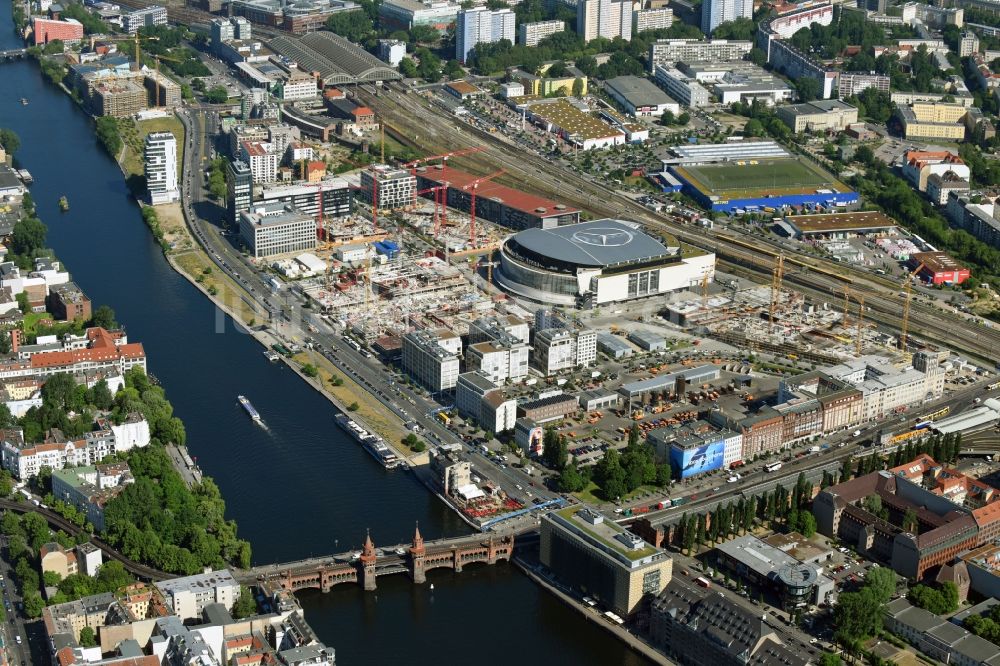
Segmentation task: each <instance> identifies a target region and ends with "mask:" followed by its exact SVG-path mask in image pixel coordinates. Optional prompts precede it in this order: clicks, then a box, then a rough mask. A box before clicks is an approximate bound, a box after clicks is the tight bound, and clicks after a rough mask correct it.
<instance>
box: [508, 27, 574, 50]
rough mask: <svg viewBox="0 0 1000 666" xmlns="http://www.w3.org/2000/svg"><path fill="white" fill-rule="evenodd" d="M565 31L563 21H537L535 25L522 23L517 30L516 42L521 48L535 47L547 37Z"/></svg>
mask: <svg viewBox="0 0 1000 666" xmlns="http://www.w3.org/2000/svg"><path fill="white" fill-rule="evenodd" d="M565 29H566V24H565V23H564V22H563V21H537V22H535V23H522V24H521V25H520V26H518V28H517V41H518V43H519V44H521V45H522V46H536V45H537V44H538V42H540V41H542V40H543V39H545V38H546V37H548V36H549V35H554V34H556V33H557V32H562V31H563V30H565Z"/></svg>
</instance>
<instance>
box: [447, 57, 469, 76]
mask: <svg viewBox="0 0 1000 666" xmlns="http://www.w3.org/2000/svg"><path fill="white" fill-rule="evenodd" d="M444 75H445V76H447V77H448V78H449V79H460V78H462V77H463V76H465V70H464V69H462V65H461V63H459V62H458V61H457V60H454V59H452V60H449V61H448V63H447V64H446V65H445V66H444Z"/></svg>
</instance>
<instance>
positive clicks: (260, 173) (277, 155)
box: [240, 141, 282, 185]
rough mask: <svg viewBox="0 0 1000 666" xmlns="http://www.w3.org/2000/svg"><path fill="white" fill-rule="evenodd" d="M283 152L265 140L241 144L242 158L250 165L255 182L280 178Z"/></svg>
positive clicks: (266, 181)
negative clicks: (279, 167)
mask: <svg viewBox="0 0 1000 666" xmlns="http://www.w3.org/2000/svg"><path fill="white" fill-rule="evenodd" d="M281 157H282V153H281V152H279V151H278V150H277V147H276V146H275V145H274V144H272V143H270V142H264V141H244V142H243V143H242V145H241V146H240V160H241V161H243V162H245V163H246V164H248V165H249V166H250V174H251V176H252V177H253V182H254V184H257V185H259V184H261V183H273V182H274V181H276V180H278V166H279V165H280V164H281Z"/></svg>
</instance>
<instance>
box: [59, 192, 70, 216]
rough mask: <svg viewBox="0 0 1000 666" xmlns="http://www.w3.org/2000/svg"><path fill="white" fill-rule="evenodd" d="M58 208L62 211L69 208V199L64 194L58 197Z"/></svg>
mask: <svg viewBox="0 0 1000 666" xmlns="http://www.w3.org/2000/svg"><path fill="white" fill-rule="evenodd" d="M59 210H61V211H62V212H64V213H65V212H66V211H68V210H69V199H67V198H66V197H64V196H62V197H59Z"/></svg>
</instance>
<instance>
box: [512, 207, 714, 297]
mask: <svg viewBox="0 0 1000 666" xmlns="http://www.w3.org/2000/svg"><path fill="white" fill-rule="evenodd" d="M494 275H495V277H496V280H497V284H499V285H500V286H501V287H502V288H503V289H505V290H507V291H509V292H511V293H513V294H516V295H519V296H523V297H525V298H528V299H531V300H533V301H538V302H541V303H548V304H555V305H576V306H579V307H583V308H589V307H594V306H597V305H603V304H605V303H618V302H621V301H627V300H631V299H636V298H644V297H648V296H656V295H659V294H665V293H667V292H671V291H677V290H680V289H687V288H689V287H696V286H698V285H700V284H701V283H702V281H703V280H705V279H707V280H709V281H711V280H712V279H713V278H714V276H715V255H714V254H711V253H707V254H702V253H693V252H690V251H688V250H687V249H685V251H684V252H682V251H681V248H680V247H677V246H674V247H667V246H665V245H664V244H663V243H662V242H660V241H659V240H657V239H655V238H653V237H652V236H649V235H647V234H646V233H644V232H643V231H641V230H640V229H639V227H638V225H636V224H634V223H629V222H625V221H624V220H613V219H605V220H594V221H591V222H581V223H579V224H571V225H567V226H561V227H555V228H550V229H527V230H525V231H522V232H520V233H517V234H514V235H513V236H511V237H510V238H508V239H507V240H506V241H505V242H504V244H503V247H502V248H501V250H500V269H499V270H498V271H497V272H496V273H494Z"/></svg>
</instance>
